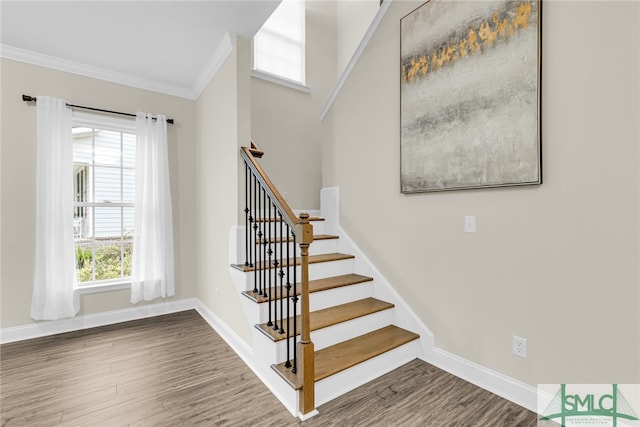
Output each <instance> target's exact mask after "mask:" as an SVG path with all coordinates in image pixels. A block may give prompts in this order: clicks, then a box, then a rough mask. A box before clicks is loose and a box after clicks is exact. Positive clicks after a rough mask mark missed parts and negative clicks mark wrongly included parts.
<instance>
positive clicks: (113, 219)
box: [72, 123, 136, 285]
mask: <svg viewBox="0 0 640 427" xmlns="http://www.w3.org/2000/svg"><path fill="white" fill-rule="evenodd" d="M72 135H73V189H74V209H73V233H74V242H75V251H76V272H77V274H78V282H79V284H80V285H86V284H88V283H93V282H106V283H109V282H116V281H122V280H123V279H125V278H128V277H129V276H130V275H131V254H132V243H133V227H134V198H135V162H136V136H135V134H134V133H133V132H132V131H129V132H127V131H126V130H123V129H119V130H118V129H117V128H110V129H106V128H103V127H98V126H96V125H91V124H87V123H76V124H75V125H74V127H73V129H72Z"/></svg>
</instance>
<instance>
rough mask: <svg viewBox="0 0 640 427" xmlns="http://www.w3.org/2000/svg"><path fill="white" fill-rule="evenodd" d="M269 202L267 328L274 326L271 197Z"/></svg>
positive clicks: (267, 221) (267, 220)
mask: <svg viewBox="0 0 640 427" xmlns="http://www.w3.org/2000/svg"><path fill="white" fill-rule="evenodd" d="M267 200H268V202H269V211H268V212H269V215H268V216H267V218H266V219H265V221H266V224H267V236H266V239H265V244H268V248H267V256H268V261H269V263H268V264H267V268H266V273H267V276H266V277H267V280H268V281H267V282H265V283H266V284H267V287H266V288H267V289H268V290H269V291H268V292H267V293H268V294H269V300H268V302H267V304H269V305H268V307H269V309H268V311H269V321H268V322H267V326H273V317H272V316H273V312H272V310H271V305H272V304H271V294H272V292H271V263H272V261H271V254H272V253H273V252H272V251H271V204H272V203H271V197H269V196H267ZM265 213H266V212H265Z"/></svg>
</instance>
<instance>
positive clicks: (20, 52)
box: [0, 44, 196, 100]
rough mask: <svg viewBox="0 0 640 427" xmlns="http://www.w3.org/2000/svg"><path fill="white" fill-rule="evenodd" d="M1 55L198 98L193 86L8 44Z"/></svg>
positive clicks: (115, 81)
mask: <svg viewBox="0 0 640 427" xmlns="http://www.w3.org/2000/svg"><path fill="white" fill-rule="evenodd" d="M0 57H2V58H7V59H11V60H14V61H20V62H25V63H28V64H33V65H38V66H41V67H46V68H51V69H54V70H58V71H64V72H67V73H71V74H77V75H81V76H85V77H91V78H94V79H98V80H104V81H108V82H111V83H118V84H121V85H125V86H131V87H135V88H138V89H144V90H149V91H152V92H158V93H163V94H165V95H172V96H177V97H180V98H187V99H192V100H193V99H195V98H196V94H194V91H193V90H192V89H191V88H184V87H181V86H176V85H171V84H167V83H163V82H159V81H156V80H151V79H145V78H142V77H138V76H134V75H131V74H126V73H120V72H117V71H111V70H107V69H104V68H100V67H94V66H91V65H86V64H81V63H79V62H74V61H69V60H66V59H61V58H57V57H54V56H50V55H45V54H42V53H38V52H34V51H30V50H26V49H21V48H17V47H13V46H9V45H6V44H2V45H0Z"/></svg>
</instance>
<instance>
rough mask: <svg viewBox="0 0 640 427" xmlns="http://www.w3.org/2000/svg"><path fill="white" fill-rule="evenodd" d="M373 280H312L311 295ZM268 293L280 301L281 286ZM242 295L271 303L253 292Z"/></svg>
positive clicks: (347, 276) (352, 276)
mask: <svg viewBox="0 0 640 427" xmlns="http://www.w3.org/2000/svg"><path fill="white" fill-rule="evenodd" d="M372 280H373V278H372V277H368V276H362V275H360V274H353V273H352V274H345V275H342V276H334V277H328V278H325V279H318V280H310V281H309V293H314V292H321V291H326V290H329V289H336V288H341V287H343V286H349V285H356V284H358V283H363V282H370V281H372ZM283 291H284V294H285V297H286V294H287V290H286V289H284V290H283ZM267 293H268V294H269V295H270V296H271V300H273V299H280V298H281V296H280V286H276V287H273V288H270V289H269V290H268V291H267ZM242 295H244V296H246V297H247V298H249V299H251V300H253V301H255V302H257V303H258V304H260V303H264V302H268V301H269V297H265V296H262V295H259V294H257V293H255V292H253V291H244V292H242ZM296 295H300V284H299V283H298V285H297V286H296ZM291 296H293V295H291Z"/></svg>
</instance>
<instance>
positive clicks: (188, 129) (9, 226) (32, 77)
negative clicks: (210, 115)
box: [0, 58, 196, 328]
mask: <svg viewBox="0 0 640 427" xmlns="http://www.w3.org/2000/svg"><path fill="white" fill-rule="evenodd" d="M0 61H1V62H0V64H1V65H0V67H1V79H2V80H1V91H2V93H1V101H0V102H1V105H2V117H1V122H2V130H1V138H2V148H1V151H2V156H1V159H2V168H1V171H2V178H1V182H2V214H1V219H2V223H1V233H2V243H1V246H2V252H1V254H2V262H1V269H2V271H1V280H2V283H1V288H0V289H1V296H2V298H1V299H2V302H1V310H2V313H1V317H0V319H1V327H2V328H7V327H11V326H17V325H25V324H29V323H31V322H32V320H31V319H30V317H29V314H30V310H31V293H32V287H33V274H34V261H33V245H34V242H35V222H34V221H35V161H36V151H35V146H36V145H35V144H36V109H35V106H33V105H29V104H27V103H25V102H23V101H22V98H21V96H22V94H27V95H33V96H37V95H49V96H56V97H59V98H63V99H65V100H67V101H69V102H72V103H75V104H78V105H87V106H95V107H102V108H106V109H112V110H118V111H125V112H136V111H138V110H141V111H148V112H152V113H163V114H166V115H167V116H168V117H172V118H174V119H175V124H174V125H169V126H168V140H169V157H170V158H169V163H170V165H169V167H170V172H171V193H172V202H173V217H174V238H175V247H174V251H175V256H176V296H175V297H174V299H178V298H187V297H195V296H196V289H195V274H194V270H195V263H194V259H193V252H194V250H193V246H194V236H195V214H194V211H195V192H194V184H195V174H194V168H193V164H194V162H195V129H194V127H195V102H193V101H189V100H186V99H182V98H177V97H172V96H167V95H162V94H158V93H153V92H149V91H144V90H140V89H134V88H131V87H127V86H122V85H118V84H113V83H108V82H105V81H101V80H95V79H91V78H87V77H81V76H78V75H74V74H69V73H64V72H60V71H55V70H51V69H47V68H42V67H38V66H34V65H29V64H25V63H21V62H16V61H12V60H8V59H4V58H3V59H1V60H0ZM129 294H130V291H129V290H120V291H112V292H103V293H97V294H91V295H84V296H82V297H81V310H80V314H90V313H98V312H103V311H109V310H116V309H123V308H128V307H131V304H130V303H129ZM156 302H157V301H156Z"/></svg>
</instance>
